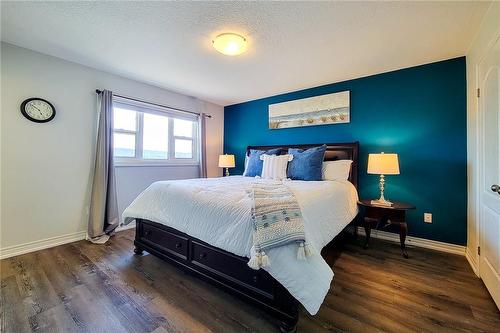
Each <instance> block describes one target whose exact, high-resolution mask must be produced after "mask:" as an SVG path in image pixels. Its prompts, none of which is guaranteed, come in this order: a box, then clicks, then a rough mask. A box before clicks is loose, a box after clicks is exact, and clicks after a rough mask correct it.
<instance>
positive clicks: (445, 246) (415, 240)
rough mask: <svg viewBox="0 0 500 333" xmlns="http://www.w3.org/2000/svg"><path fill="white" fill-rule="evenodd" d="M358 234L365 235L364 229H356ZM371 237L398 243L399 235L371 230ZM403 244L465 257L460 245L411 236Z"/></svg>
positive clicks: (463, 249)
mask: <svg viewBox="0 0 500 333" xmlns="http://www.w3.org/2000/svg"><path fill="white" fill-rule="evenodd" d="M358 233H359V234H360V235H365V229H364V228H362V227H358ZM371 237H372V238H379V239H384V240H387V241H390V242H396V243H399V234H395V233H392V232H387V231H381V230H372V232H371ZM405 244H406V245H408V246H412V245H413V246H417V247H423V248H426V249H432V250H436V251H441V252H447V253H453V254H459V255H462V256H464V255H465V249H466V247H465V246H462V245H455V244H450V243H444V242H438V241H433V240H429V239H424V238H419V237H413V236H407V237H406V242H405Z"/></svg>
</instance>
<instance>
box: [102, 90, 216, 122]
mask: <svg viewBox="0 0 500 333" xmlns="http://www.w3.org/2000/svg"><path fill="white" fill-rule="evenodd" d="M95 92H96V94H98V95H99V94H100V93H102V90H99V89H96V90H95ZM113 96H116V97H121V98H125V99H130V100H132V101H136V102H141V103H147V104H151V105H156V106H159V107H162V108H167V109H172V110H176V111H181V112H187V113H191V114H195V115H198V116H200V115H201V113H198V112H193V111H188V110H183V109H178V108H173V107H171V106H167V105H163V104H158V103H154V102H149V101H144V100H141V99H137V98H133V97H128V96H122V95H118V94H113ZM204 115H205V117H208V118H212V116H211V115H209V114H206V113H204Z"/></svg>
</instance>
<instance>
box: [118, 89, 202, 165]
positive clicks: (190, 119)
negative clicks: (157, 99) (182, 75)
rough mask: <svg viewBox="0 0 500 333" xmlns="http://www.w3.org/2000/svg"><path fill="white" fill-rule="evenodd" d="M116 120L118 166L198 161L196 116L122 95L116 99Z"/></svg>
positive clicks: (192, 162) (194, 162) (193, 162)
mask: <svg viewBox="0 0 500 333" xmlns="http://www.w3.org/2000/svg"><path fill="white" fill-rule="evenodd" d="M113 121H114V124H113V127H114V128H113V140H114V147H113V150H114V157H115V161H116V164H117V165H149V164H152V165H158V164H159V165H171V164H174V165H175V164H197V163H198V157H197V152H198V140H197V130H198V123H197V120H196V117H195V116H190V115H184V114H182V113H180V112H177V111H175V110H170V109H167V108H161V107H158V106H155V105H150V104H146V103H138V102H137V103H136V102H130V101H128V100H123V99H121V98H120V99H118V100H114V108H113Z"/></svg>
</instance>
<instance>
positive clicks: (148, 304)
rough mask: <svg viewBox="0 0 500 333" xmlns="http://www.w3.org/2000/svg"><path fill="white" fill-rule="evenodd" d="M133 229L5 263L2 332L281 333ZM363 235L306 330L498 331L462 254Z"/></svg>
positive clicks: (333, 252)
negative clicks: (140, 241) (142, 248)
mask: <svg viewBox="0 0 500 333" xmlns="http://www.w3.org/2000/svg"><path fill="white" fill-rule="evenodd" d="M133 237H134V234H133V231H132V230H128V231H123V232H121V233H119V234H118V235H116V236H115V237H113V238H112V239H111V241H110V242H108V243H109V244H106V245H93V244H90V243H88V242H86V241H80V242H76V243H72V244H67V245H62V246H58V247H56V248H52V249H47V250H42V251H39V252H34V253H30V254H26V255H22V256H18V257H14V258H9V259H5V260H2V261H1V272H0V274H1V317H0V321H1V330H0V331H1V332H31V331H33V332H155V333H164V332H276V331H277V326H276V322H275V321H274V319H273V318H271V317H270V316H268V315H267V314H266V313H263V312H262V311H260V310H259V309H258V308H256V307H253V306H251V305H248V304H246V303H244V302H242V301H240V300H238V299H236V298H234V297H232V296H230V295H228V294H226V293H224V292H223V291H220V290H218V289H216V288H214V287H213V286H211V285H210V284H207V283H205V282H202V281H200V280H198V279H197V278H195V277H192V276H190V275H187V274H185V273H183V272H181V271H180V270H178V269H176V268H174V267H172V266H171V265H169V264H168V263H165V262H163V261H161V260H160V259H158V258H156V257H154V256H152V255H149V254H147V253H146V254H145V255H143V256H135V255H133V251H132V250H133V245H132V241H133ZM362 242H363V239H359V240H358V241H354V240H348V241H347V242H346V243H345V244H344V246H343V247H341V248H339V247H334V248H329V249H328V250H327V251H326V253H325V256H326V257H327V261H328V262H329V263H331V264H332V265H333V271H334V272H335V277H334V280H333V283H332V287H331V289H330V292H329V294H328V295H327V297H326V299H325V302H324V303H323V305H322V307H321V310H320V311H319V313H318V314H317V315H316V316H310V315H308V314H307V313H306V312H305V310H303V309H302V310H301V314H300V320H299V328H298V330H299V332H327V331H334V332H341V331H348V332H499V331H500V313H499V311H498V309H497V308H496V306H495V304H494V303H493V301H492V299H491V298H490V296H489V294H488V292H487V291H486V289H485V287H484V285H483V284H482V282H481V281H480V280H479V279H477V278H476V277H475V275H474V274H473V272H472V270H471V268H470V267H469V265H468V263H467V262H466V260H465V258H464V257H461V256H455V255H450V254H443V253H440V252H435V251H431V250H424V249H417V248H410V249H409V251H408V252H409V254H410V259H407V260H405V259H403V258H402V257H401V255H400V250H399V245H397V244H391V243H385V242H382V241H380V240H376V239H375V240H373V242H372V244H371V249H369V250H363V249H362V248H361V247H360V244H362Z"/></svg>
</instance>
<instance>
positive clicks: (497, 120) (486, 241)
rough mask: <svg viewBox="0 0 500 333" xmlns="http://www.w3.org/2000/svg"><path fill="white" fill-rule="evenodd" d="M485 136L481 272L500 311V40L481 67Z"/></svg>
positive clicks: (483, 128) (483, 130)
mask: <svg viewBox="0 0 500 333" xmlns="http://www.w3.org/2000/svg"><path fill="white" fill-rule="evenodd" d="M478 83H479V88H480V97H479V112H480V119H481V123H480V129H479V133H480V134H479V135H480V136H482V138H481V140H480V142H481V149H480V152H481V154H480V161H479V165H480V166H481V174H480V178H479V182H480V184H479V193H480V195H479V209H480V246H481V253H480V256H479V271H480V275H481V278H482V279H483V281H484V284H485V285H486V287H487V288H488V290H489V292H490V293H491V296H492V297H493V299H494V300H495V303H496V304H497V307H499V308H500V111H499V106H500V38H497V40H496V42H495V43H494V45H493V46H492V47H491V48H490V50H489V51H488V53H487V54H486V55H485V56H484V58H483V59H482V61H481V62H480V63H479V66H478Z"/></svg>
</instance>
